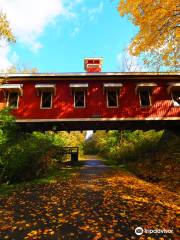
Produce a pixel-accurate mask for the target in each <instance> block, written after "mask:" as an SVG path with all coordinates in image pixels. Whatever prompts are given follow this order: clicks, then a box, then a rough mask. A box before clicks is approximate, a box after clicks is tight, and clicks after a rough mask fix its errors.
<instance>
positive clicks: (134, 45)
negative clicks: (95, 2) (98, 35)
mask: <svg viewBox="0 0 180 240" xmlns="http://www.w3.org/2000/svg"><path fill="white" fill-rule="evenodd" d="M179 10H180V2H179V0H146V1H144V0H120V3H119V6H118V11H119V13H120V15H121V16H124V15H127V16H128V17H129V19H130V20H131V21H132V23H133V24H134V25H136V26H138V27H139V31H138V33H137V35H136V36H135V37H134V39H133V40H132V42H131V44H130V46H129V51H130V53H131V54H132V55H134V56H139V55H141V54H143V55H144V56H145V63H146V64H148V65H151V66H152V65H153V64H156V66H157V65H158V66H159V68H160V67H161V66H167V67H173V68H174V69H177V67H178V64H179V63H178V58H179V57H180V56H179V50H180V49H179V44H178V37H177V28H178V18H179V17H180V11H179Z"/></svg>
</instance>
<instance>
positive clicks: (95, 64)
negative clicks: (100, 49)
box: [86, 63, 101, 68]
mask: <svg viewBox="0 0 180 240" xmlns="http://www.w3.org/2000/svg"><path fill="white" fill-rule="evenodd" d="M86 66H87V68H89V67H90V68H91V67H100V66H101V64H97V63H91V64H87V65H86Z"/></svg>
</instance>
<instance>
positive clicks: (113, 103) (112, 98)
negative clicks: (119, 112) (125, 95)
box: [107, 91, 118, 107]
mask: <svg viewBox="0 0 180 240" xmlns="http://www.w3.org/2000/svg"><path fill="white" fill-rule="evenodd" d="M107 105H108V107H118V98H117V92H116V91H107Z"/></svg>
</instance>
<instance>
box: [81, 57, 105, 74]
mask: <svg viewBox="0 0 180 240" xmlns="http://www.w3.org/2000/svg"><path fill="white" fill-rule="evenodd" d="M102 61H103V58H85V59H84V70H85V71H86V72H89V73H94V72H101V71H102Z"/></svg>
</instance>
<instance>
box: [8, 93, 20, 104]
mask: <svg viewBox="0 0 180 240" xmlns="http://www.w3.org/2000/svg"><path fill="white" fill-rule="evenodd" d="M18 97H19V93H18V92H9V99H8V106H9V107H12V108H17V107H18Z"/></svg>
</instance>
